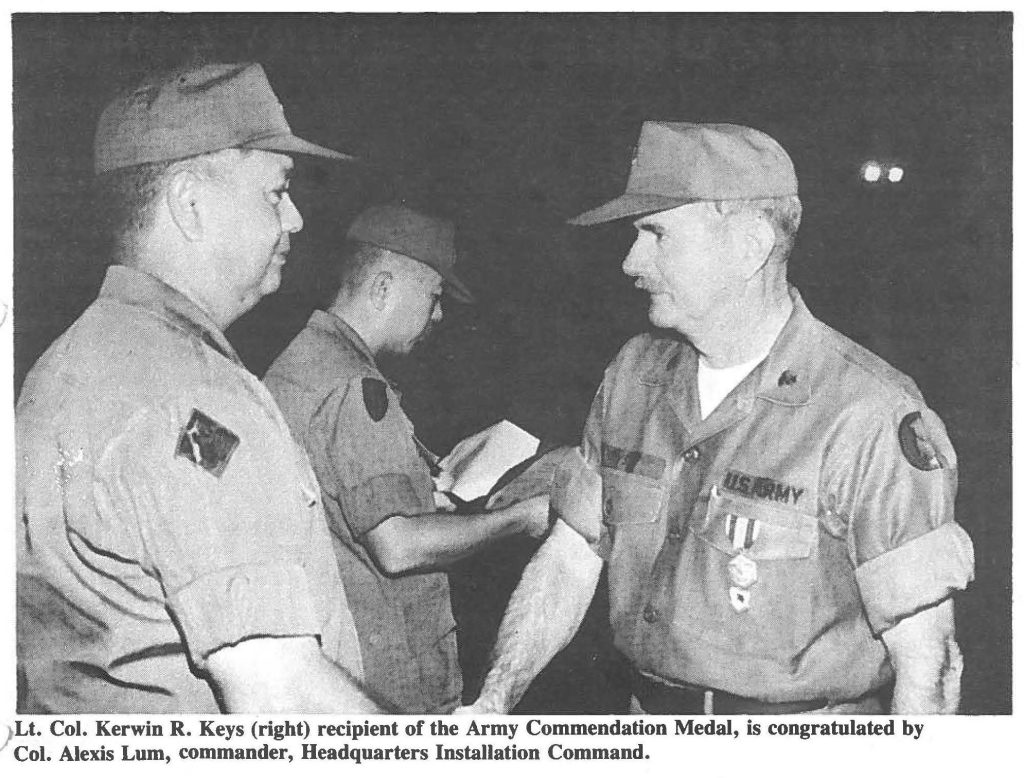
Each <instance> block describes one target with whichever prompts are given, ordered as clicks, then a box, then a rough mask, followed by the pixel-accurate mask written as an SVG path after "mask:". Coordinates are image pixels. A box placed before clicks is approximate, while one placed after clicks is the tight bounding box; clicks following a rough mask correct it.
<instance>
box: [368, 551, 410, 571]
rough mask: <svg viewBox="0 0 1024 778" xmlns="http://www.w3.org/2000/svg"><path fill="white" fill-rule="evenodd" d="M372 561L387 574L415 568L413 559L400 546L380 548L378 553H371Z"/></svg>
mask: <svg viewBox="0 0 1024 778" xmlns="http://www.w3.org/2000/svg"><path fill="white" fill-rule="evenodd" d="M373 561H374V562H376V564H377V567H378V568H379V569H380V571H381V572H382V573H384V575H387V576H396V575H402V574H403V573H408V572H411V571H412V570H414V569H415V568H416V563H415V560H413V559H412V558H411V557H410V556H409V555H408V554H407V553H406V551H405V549H401V548H385V549H381V550H380V551H379V552H378V553H376V554H373Z"/></svg>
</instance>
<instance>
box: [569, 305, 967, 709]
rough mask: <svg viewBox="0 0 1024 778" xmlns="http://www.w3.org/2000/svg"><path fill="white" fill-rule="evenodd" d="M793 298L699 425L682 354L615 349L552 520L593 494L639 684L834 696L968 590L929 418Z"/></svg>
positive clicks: (770, 697) (871, 678)
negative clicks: (765, 343) (755, 356)
mask: <svg viewBox="0 0 1024 778" xmlns="http://www.w3.org/2000/svg"><path fill="white" fill-rule="evenodd" d="M792 296H793V301H794V310H793V313H792V315H791V317H790V319H789V320H788V322H787V324H786V325H785V327H784V328H783V330H782V332H781V333H780V335H779V337H778V339H777V340H776V342H775V344H774V346H773V347H772V349H771V351H770V353H769V355H768V356H767V358H766V359H765V360H764V361H763V362H762V363H761V364H760V365H758V366H757V367H756V368H755V369H754V370H753V371H752V372H751V373H750V374H749V375H748V376H747V377H746V378H745V379H744V380H743V381H742V382H741V383H740V384H739V385H738V386H737V387H736V388H735V389H734V390H733V391H732V393H731V394H730V395H729V396H727V397H726V399H725V400H724V401H723V402H722V403H721V405H720V406H719V407H718V408H717V409H716V410H715V411H714V412H713V413H711V415H710V416H709V417H708V418H707V419H705V420H703V421H702V420H701V416H700V410H699V403H698V399H697V388H696V369H697V354H696V352H695V351H694V349H693V348H692V346H691V345H690V344H689V343H688V342H686V341H684V340H682V339H663V338H661V339H659V338H655V337H653V336H651V335H641V336H639V337H636V338H634V339H633V340H631V341H630V342H629V343H627V344H626V346H625V347H624V348H623V349H622V351H621V352H620V353H619V355H618V356H617V357H616V359H615V360H614V362H613V363H612V364H611V365H610V366H609V368H608V369H607V371H606V373H605V376H604V381H603V383H602V386H601V388H600V390H599V391H598V394H597V398H596V399H595V402H594V405H593V408H592V411H591V415H590V418H589V420H588V423H587V426H586V431H585V436H584V438H585V439H584V443H583V446H582V449H583V451H582V460H583V461H584V462H585V464H584V465H583V467H582V469H579V470H577V471H576V473H575V475H574V476H573V478H575V479H577V483H578V484H582V485H584V486H583V487H582V490H581V489H580V488H576V489H575V490H574V489H573V488H572V487H571V486H570V487H569V488H568V490H567V491H568V493H573V494H575V499H576V502H577V507H576V508H573V507H572V505H571V504H570V503H571V502H572V501H571V500H569V501H567V503H566V506H567V507H563V511H570V512H571V511H573V510H580V511H582V510H585V508H584V505H585V504H586V503H587V502H588V500H589V502H590V503H591V504H593V503H596V499H593V498H592V497H590V498H588V496H587V495H586V494H585V492H586V489H587V488H588V487H586V486H585V485H586V484H587V483H590V484H592V486H590V487H589V489H590V491H591V492H592V493H593V492H594V491H596V490H597V489H599V490H600V493H601V512H602V513H603V522H602V525H601V527H600V531H599V532H598V529H597V528H596V527H594V528H592V529H593V533H592V536H593V537H597V536H598V535H599V536H600V540H599V544H598V548H599V550H600V553H601V554H602V555H603V556H604V557H605V559H606V561H607V562H608V566H609V584H610V599H611V621H612V628H613V631H614V639H615V643H616V645H617V646H618V648H619V649H620V650H621V651H622V652H623V653H624V654H625V655H626V656H627V657H628V658H629V659H631V660H632V662H633V663H634V665H635V666H636V668H637V669H639V670H640V671H641V672H644V673H646V674H649V675H651V676H653V677H655V678H659V679H662V680H665V681H668V682H677V683H685V684H690V685H695V686H700V687H709V688H715V689H721V690H725V691H728V692H731V693H733V694H738V695H742V696H746V697H754V698H758V699H762V700H765V701H769V702H781V701H797V700H815V699H827V700H830V701H843V700H850V699H855V698H857V697H859V696H861V695H863V694H865V693H868V692H870V691H872V690H874V689H877V688H878V687H880V686H882V685H884V684H885V683H886V682H888V681H889V680H891V678H892V677H893V669H892V667H891V665H890V663H889V661H888V658H887V654H886V650H885V647H884V644H883V643H882V641H881V639H880V637H879V636H880V634H881V633H882V632H884V631H885V630H886V629H888V628H890V627H892V626H893V625H894V624H895V623H896V622H898V621H899V620H900V619H901V618H903V617H905V616H909V615H911V614H913V613H916V612H917V611H919V610H921V609H922V608H925V607H928V606H930V605H933V604H936V603H938V602H939V601H941V600H942V599H944V598H945V597H947V596H948V595H949V594H951V593H952V592H953V591H955V590H958V589H962V588H964V587H965V586H966V585H967V583H968V582H969V581H970V580H971V579H972V576H973V553H972V546H971V542H970V539H969V538H968V537H967V534H966V533H965V532H964V531H963V529H962V528H961V527H960V526H959V525H957V524H956V523H955V522H954V521H953V503H954V498H955V495H956V481H957V479H956V457H955V454H954V452H953V448H952V446H951V444H950V443H949V440H948V438H947V437H946V432H945V428H944V427H943V425H942V422H941V421H940V420H939V419H938V417H937V416H936V415H935V414H934V413H933V412H932V411H931V410H929V409H928V407H927V406H926V405H925V403H924V401H923V399H922V398H921V395H920V393H919V391H918V389H917V387H916V386H915V385H914V384H913V382H912V381H910V380H909V379H908V378H907V377H905V376H904V375H902V374H900V373H898V372H897V371H896V370H894V369H893V368H892V367H890V366H889V365H888V364H886V363H885V362H883V361H882V360H881V359H879V358H878V357H877V356H875V355H873V354H871V353H870V352H868V351H867V350H865V349H863V348H861V347H860V346H858V345H856V344H855V343H853V342H852V341H850V340H848V339H847V338H845V337H843V336H842V335H840V334H839V333H837V332H835V331H834V330H832V329H830V328H829V327H827V326H825V325H824V324H822V323H821V322H819V321H818V320H816V319H815V318H814V317H813V316H812V315H811V314H810V313H809V312H808V310H807V308H806V307H805V306H804V304H803V302H802V300H801V299H800V296H799V294H798V293H796V291H795V290H792ZM563 490H565V487H563Z"/></svg>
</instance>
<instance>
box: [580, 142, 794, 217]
mask: <svg viewBox="0 0 1024 778" xmlns="http://www.w3.org/2000/svg"><path fill="white" fill-rule="evenodd" d="M796 193H797V181H796V172H795V171H794V169H793V162H792V160H790V158H789V155H788V154H786V152H785V150H784V149H783V148H782V146H780V145H779V144H778V143H776V142H775V141H774V140H773V139H772V138H770V137H769V136H767V135H765V134H764V133H763V132H759V131H758V130H754V129H751V128H750V127H741V126H740V125H737V124H691V123H690V122H644V124H643V127H642V128H641V129H640V139H639V140H638V141H637V145H636V152H635V154H634V156H633V166H632V168H631V169H630V171H629V180H628V181H627V182H626V192H625V194H623V195H621V196H620V197H616V198H615V199H614V200H612V201H611V202H608V203H605V204H604V205H602V206H600V207H598V208H594V209H593V210H590V211H587V212H586V213H582V214H580V215H579V216H577V217H575V218H573V219H570V220H569V223H570V224H576V225H581V226H586V225H590V224H600V223H601V222H607V221H612V220H614V219H621V218H624V217H626V216H638V215H640V214H644V213H653V212H655V211H665V210H668V209H669V208H677V207H678V206H680V205H686V204H688V203H694V202H698V201H701V200H759V199H762V198H768V197H785V196H787V195H795V194H796Z"/></svg>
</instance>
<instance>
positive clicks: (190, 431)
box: [17, 267, 362, 713]
mask: <svg viewBox="0 0 1024 778" xmlns="http://www.w3.org/2000/svg"><path fill="white" fill-rule="evenodd" d="M17 457H18V472H17V492H18V512H19V513H18V515H19V531H18V603H19V605H18V625H17V631H18V662H19V676H20V682H21V684H22V689H21V692H22V697H23V703H22V709H23V711H24V712H76V713H85V712H124V713H127V712H163V713H172V712H180V713H184V712H187V713H203V712H216V711H218V705H217V702H216V700H215V698H214V695H213V693H212V691H211V688H210V686H209V685H208V684H207V682H206V681H205V680H203V672H204V669H205V665H206V660H207V657H208V656H209V655H210V654H211V653H212V652H213V651H215V650H217V649H219V648H222V647H224V646H229V645H233V644H235V643H237V642H239V641H241V640H244V639H246V638H249V637H275V636H282V637H284V636H289V637H290V636H305V635H310V636H315V637H316V638H317V639H318V640H319V641H320V645H321V647H322V650H323V651H324V653H325V654H326V656H328V657H329V658H330V659H332V660H334V661H336V662H338V663H339V664H340V665H342V666H344V667H345V668H347V669H348V670H349V671H350V672H351V673H353V674H354V675H356V676H357V677H358V676H359V675H360V674H361V672H362V666H361V660H360V656H359V647H358V639H357V637H356V635H355V626H354V624H353V622H352V616H351V613H350V612H349V610H348V606H347V603H346V599H345V593H344V591H343V588H342V584H341V580H340V578H339V575H338V571H337V567H336V565H335V562H334V559H333V556H332V555H331V553H330V550H329V547H328V537H329V535H328V531H327V526H326V521H325V518H324V514H323V511H322V506H321V504H320V493H319V489H318V488H317V484H316V480H315V477H314V475H313V473H312V470H311V469H310V466H309V462H308V460H307V459H306V456H305V454H304V453H303V452H302V450H301V449H300V448H299V447H298V446H297V445H296V443H295V442H294V441H293V440H292V438H291V436H290V434H289V431H288V427H287V425H286V424H285V421H284V419H283V418H282V417H281V414H280V412H279V411H278V409H277V406H276V405H275V404H274V401H273V399H272V398H271V397H270V395H269V394H268V393H267V391H266V389H265V388H264V387H263V386H262V385H261V384H260V382H259V381H258V380H257V379H256V378H255V376H253V375H252V374H251V373H249V372H248V371H247V370H245V368H244V367H242V366H241V364H240V362H239V361H238V358H237V356H236V355H235V353H234V351H233V350H232V349H231V346H230V345H229V344H228V343H227V341H226V340H225V339H224V336H223V335H222V334H221V333H220V332H219V331H218V329H217V328H216V326H215V325H214V324H213V322H212V321H210V319H209V318H208V317H207V316H206V315H205V314H204V313H203V312H202V311H200V310H199V309H198V308H197V307H196V306H195V305H193V304H192V303H191V302H190V301H189V300H187V299H186V298H185V297H183V296H182V295H181V294H179V293H178V292H176V291H175V290H173V289H171V288H170V287H168V286H166V285H165V284H163V283H162V282H160V281H159V280H157V279H155V278H153V277H152V276H149V275H146V274H144V273H141V272H138V271H136V270H132V269H129V268H126V267H111V268H110V269H109V270H108V272H107V277H106V280H105V282H104V284H103V287H102V290H101V292H100V295H99V297H98V299H97V300H96V301H95V302H94V303H93V304H92V305H91V306H90V307H89V308H88V310H86V312H85V313H84V314H83V315H82V316H81V317H80V318H79V319H78V320H77V321H76V322H75V323H74V324H73V325H72V326H71V328H70V329H69V330H68V331H67V332H66V333H64V335H62V336H61V337H60V338H59V339H58V340H57V341H56V342H55V343H54V344H53V345H52V346H51V347H50V348H49V349H48V350H47V352H46V353H45V354H44V355H43V356H42V358H40V360H39V361H38V362H37V364H36V365H35V367H34V368H33V369H32V371H31V372H30V373H29V375H28V377H27V379H26V381H25V385H24V387H23V390H22V393H21V397H20V400H19V402H18V407H17Z"/></svg>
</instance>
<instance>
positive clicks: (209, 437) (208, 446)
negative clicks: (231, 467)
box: [174, 408, 239, 478]
mask: <svg viewBox="0 0 1024 778" xmlns="http://www.w3.org/2000/svg"><path fill="white" fill-rule="evenodd" d="M238 443H239V439H238V436H237V435H236V434H235V433H233V432H232V431H231V430H229V429H228V428H227V427H225V426H224V425H223V424H219V423H218V422H216V421H214V420H213V419H211V418H210V417H209V416H207V415H206V414H205V413H203V412H202V411H200V410H198V409H195V408H193V409H192V415H191V416H190V417H189V420H188V424H186V425H185V429H183V430H182V431H181V435H180V436H179V438H178V445H177V448H176V449H175V451H174V455H175V456H176V457H181V458H183V459H187V460H189V461H190V462H192V463H194V464H196V465H199V467H201V468H203V470H205V471H206V472H208V473H210V474H212V475H214V476H215V477H217V478H220V477H221V476H222V475H223V474H224V470H225V469H226V468H227V466H228V462H230V461H231V455H232V454H234V453H235V449H236V448H238Z"/></svg>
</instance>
